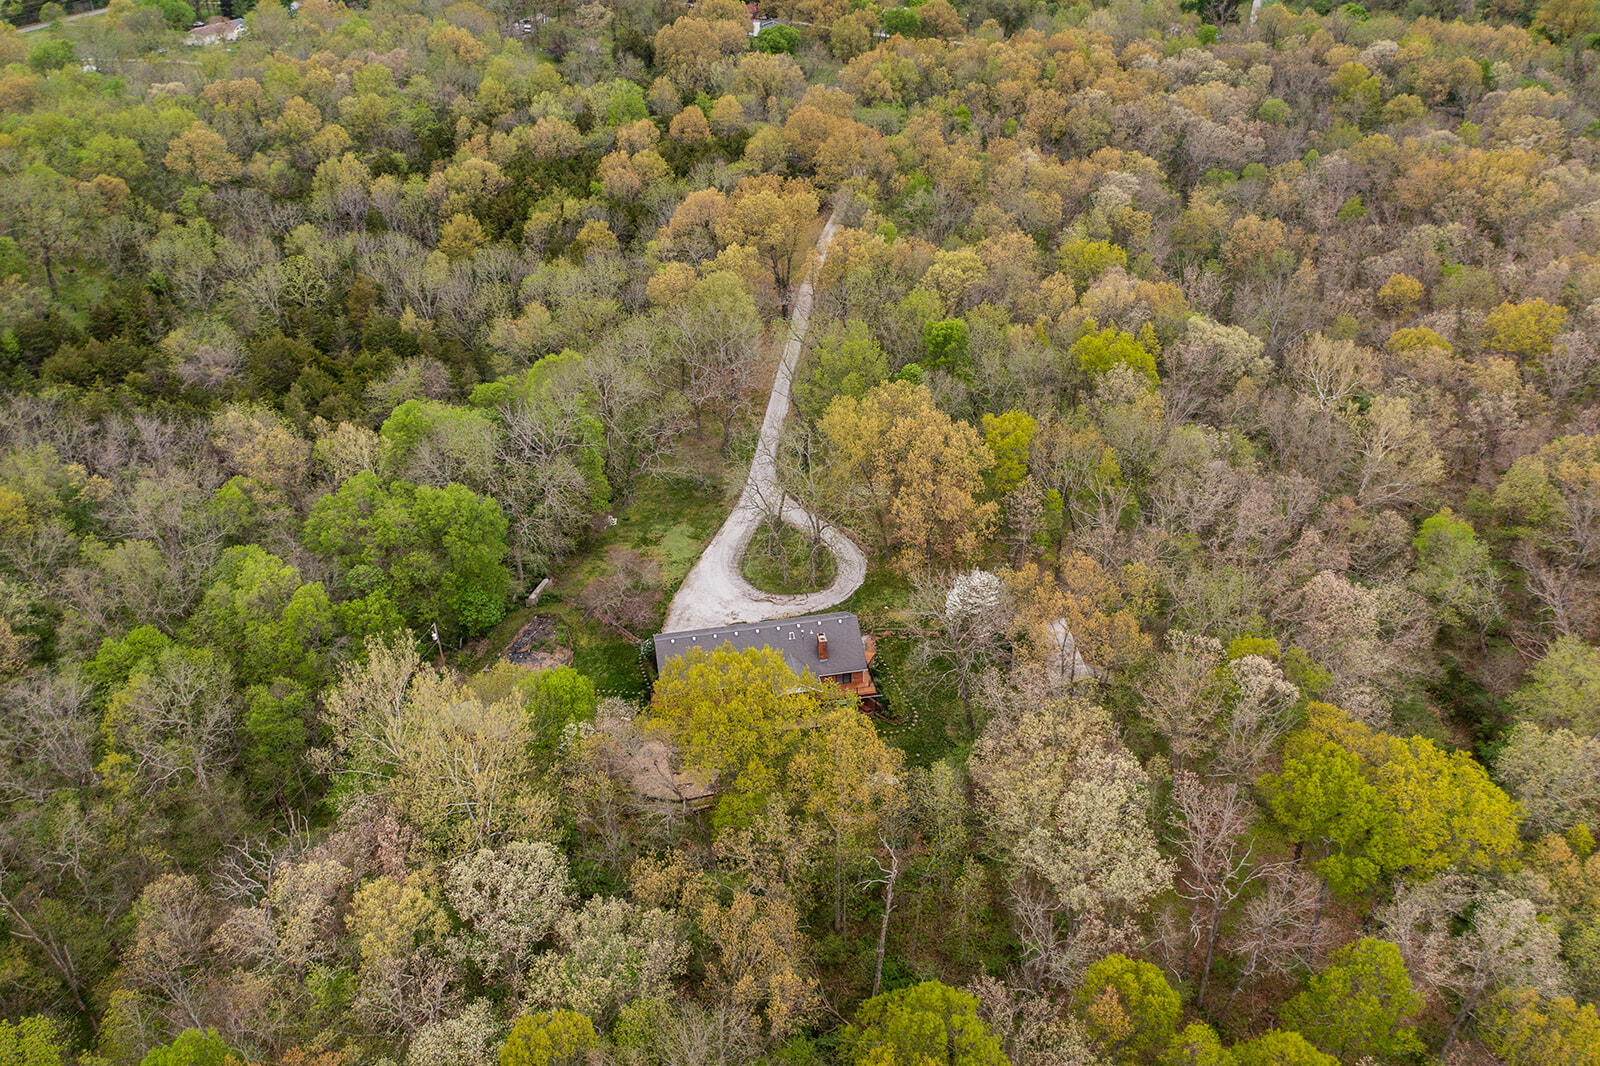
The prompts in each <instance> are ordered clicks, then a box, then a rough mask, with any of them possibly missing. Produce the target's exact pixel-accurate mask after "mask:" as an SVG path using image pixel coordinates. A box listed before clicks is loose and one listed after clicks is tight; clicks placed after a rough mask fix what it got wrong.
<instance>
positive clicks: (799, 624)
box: [653, 611, 878, 701]
mask: <svg viewBox="0 0 1600 1066" xmlns="http://www.w3.org/2000/svg"><path fill="white" fill-rule="evenodd" d="M653 639H654V644H655V653H656V672H657V673H660V672H661V669H662V668H663V667H665V666H666V664H667V663H668V662H670V661H671V660H673V659H676V658H678V657H679V656H681V655H683V654H684V653H686V652H688V651H689V649H691V648H704V649H705V650H706V651H712V650H714V649H716V648H720V647H722V646H723V645H724V644H729V645H732V646H733V648H734V649H735V650H738V651H743V650H744V649H746V648H758V649H759V648H771V649H772V650H773V651H776V652H778V653H779V654H780V655H782V656H783V659H784V662H786V663H788V664H789V668H790V669H791V670H793V671H794V672H795V673H797V674H800V673H805V672H807V671H809V672H810V673H811V675H812V676H813V677H817V678H821V679H823V680H826V681H832V682H833V683H834V684H836V685H838V686H839V687H840V688H842V689H844V690H845V691H846V692H849V693H852V694H854V695H856V696H859V697H861V699H862V700H864V701H873V700H876V698H877V696H878V686H877V684H876V683H875V682H874V681H873V680H872V671H871V669H869V666H868V664H870V663H871V662H872V655H873V652H874V651H875V650H876V649H875V647H874V641H873V639H872V638H871V637H870V636H868V637H862V635H861V623H860V621H859V620H858V619H857V618H856V616H855V615H853V614H850V613H849V612H848V611H834V612H831V613H829V614H808V615H804V616H802V617H800V618H781V619H777V620H774V621H770V622H750V623H745V624H741V625H725V626H713V627H712V628H710V629H688V630H684V631H682V632H678V633H657V634H656V635H655V637H654V638H653Z"/></svg>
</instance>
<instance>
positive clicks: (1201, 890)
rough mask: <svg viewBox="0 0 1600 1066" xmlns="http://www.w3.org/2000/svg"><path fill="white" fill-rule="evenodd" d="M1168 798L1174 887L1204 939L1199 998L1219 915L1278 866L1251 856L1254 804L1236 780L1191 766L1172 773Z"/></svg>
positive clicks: (1198, 940)
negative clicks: (1172, 815) (1216, 778)
mask: <svg viewBox="0 0 1600 1066" xmlns="http://www.w3.org/2000/svg"><path fill="white" fill-rule="evenodd" d="M1172 785H1173V788H1172V800H1173V804H1174V805H1175V806H1176V807H1177V809H1178V814H1179V818H1178V819H1177V826H1176V829H1177V832H1178V838H1177V842H1178V853H1179V855H1180V856H1182V859H1183V863H1182V865H1181V866H1180V867H1179V874H1178V892H1179V894H1180V895H1182V896H1183V898H1184V899H1186V900H1188V901H1189V902H1191V903H1193V904H1195V907H1194V909H1193V910H1191V911H1190V913H1189V933H1190V937H1191V939H1192V941H1193V943H1194V945H1195V946H1197V947H1198V946H1200V945H1201V944H1203V945H1204V956H1205V961H1204V962H1203V963H1202V964H1201V966H1200V988H1199V990H1198V991H1197V993H1196V995H1195V1001H1196V1002H1197V1003H1204V1002H1205V1001H1206V987H1207V986H1208V985H1209V984H1210V982H1211V967H1212V964H1213V963H1214V962H1215V961H1216V955H1217V938H1218V935H1219V934H1220V933H1221V931H1222V920H1223V918H1224V917H1226V915H1227V914H1228V912H1229V910H1231V909H1232V907H1233V905H1234V904H1235V903H1236V902H1238V900H1239V898H1240V897H1241V896H1242V895H1244V893H1245V890H1246V889H1248V888H1249V887H1250V886H1251V885H1252V884H1253V883H1255V882H1256V881H1258V880H1260V879H1261V878H1263V877H1266V876H1268V875H1270V874H1272V873H1274V872H1276V870H1277V869H1278V864H1271V863H1260V862H1254V861H1252V860H1253V856H1254V851H1255V845H1254V844H1253V842H1251V841H1250V840H1248V839H1247V834H1248V833H1249V831H1250V828H1251V826H1252V825H1254V823H1255V809H1254V804H1252V803H1251V801H1250V797H1249V795H1248V794H1247V793H1246V792H1245V791H1244V789H1243V788H1241V787H1240V785H1239V782H1238V781H1227V782H1222V783H1207V782H1203V781H1201V779H1200V778H1199V776H1198V775H1196V774H1194V773H1193V772H1191V771H1187V770H1182V771H1179V772H1178V773H1177V774H1176V775H1175V776H1174V778H1173V783H1172Z"/></svg>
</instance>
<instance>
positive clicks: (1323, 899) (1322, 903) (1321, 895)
mask: <svg viewBox="0 0 1600 1066" xmlns="http://www.w3.org/2000/svg"><path fill="white" fill-rule="evenodd" d="M1327 906H1328V879H1327V878H1326V877H1324V878H1323V879H1322V887H1321V888H1319V889H1317V913H1316V915H1315V916H1314V917H1313V918H1312V919H1311V935H1310V936H1309V937H1307V938H1306V958H1308V959H1309V958H1311V956H1312V955H1313V953H1315V952H1316V950H1317V929H1318V927H1320V926H1321V925H1322V912H1323V910H1325V909H1326V908H1327Z"/></svg>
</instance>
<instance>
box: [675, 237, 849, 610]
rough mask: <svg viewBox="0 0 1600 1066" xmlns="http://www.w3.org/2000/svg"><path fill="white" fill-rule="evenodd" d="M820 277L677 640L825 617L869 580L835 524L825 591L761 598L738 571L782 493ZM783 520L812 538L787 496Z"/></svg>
mask: <svg viewBox="0 0 1600 1066" xmlns="http://www.w3.org/2000/svg"><path fill="white" fill-rule="evenodd" d="M834 229H835V220H834V219H833V218H829V219H828V224H827V225H825V226H823V227H822V236H821V237H819V238H818V239H817V266H819V267H820V266H821V265H822V261H823V259H824V258H826V257H827V254H828V243H829V242H830V241H832V240H833V232H834ZM814 274H815V271H812V273H811V274H808V275H807V276H806V279H805V280H804V281H803V282H801V283H800V288H799V289H797V290H796V291H795V294H794V311H793V313H792V314H791V315H790V318H789V338H788V340H787V341H785V342H784V345H783V356H782V358H781V359H780V360H779V361H778V372H777V374H776V375H775V376H774V378H773V381H772V396H771V398H770V399H769V400H768V401H767V414H766V417H765V418H763V419H762V421H761V437H760V439H759V440H758V441H757V442H756V453H755V456H754V458H752V459H751V461H750V476H749V477H747V478H746V479H745V483H744V491H742V492H741V493H739V502H738V503H736V504H734V506H733V511H732V513H731V514H729V515H728V520H727V521H726V522H724V523H722V528H721V529H719V530H717V535H716V536H714V537H712V538H711V543H710V544H707V545H706V550H705V551H704V552H703V553H702V554H701V556H700V559H699V561H698V562H696V563H695V564H694V568H693V569H691V570H690V571H689V573H688V576H686V577H685V578H684V579H683V584H682V585H681V586H679V588H678V594H677V595H676V596H674V597H673V598H672V606H671V607H670V608H668V610H667V620H666V623H665V624H664V625H663V626H662V632H665V633H677V632H680V631H682V630H685V629H705V628H708V627H711V626H720V625H726V624H728V623H730V622H761V621H765V620H766V619H768V618H788V617H790V616H792V615H797V614H811V613H813V612H815V611H824V610H827V609H828V608H829V607H833V606H835V605H836V604H839V603H843V602H844V601H845V600H846V599H848V598H849V597H850V594H851V593H853V592H855V590H856V589H858V588H860V587H861V582H862V581H864V580H865V579H866V576H867V557H866V556H865V555H863V554H862V553H861V549H860V548H858V547H857V546H856V543H855V542H854V541H853V540H851V539H850V538H849V537H847V536H846V535H845V534H844V532H843V531H842V530H840V529H839V528H838V527H837V526H834V525H832V524H830V523H827V522H824V523H822V540H823V543H824V544H826V545H827V547H828V550H829V551H830V552H832V553H833V562H834V577H833V583H832V584H830V585H829V586H828V587H827V588H825V589H820V590H818V591H816V592H807V593H804V594H802V595H799V596H781V595H779V594H777V593H774V592H762V591H761V590H760V589H758V588H756V587H755V586H754V585H752V584H750V582H748V581H746V580H745V579H744V575H743V574H742V573H741V572H740V564H741V563H742V562H743V561H744V551H745V548H746V547H747V546H748V545H749V543H750V538H751V537H752V536H753V535H754V534H755V531H756V528H757V527H758V526H759V525H760V524H761V519H762V517H763V516H764V515H766V514H767V513H768V511H769V508H768V507H766V506H765V505H764V501H767V500H771V499H774V498H776V497H777V496H778V495H779V494H780V493H782V492H783V490H782V488H781V487H780V486H779V485H778V464H777V458H776V457H777V452H778V439H779V437H780V436H781V435H782V434H783V422H784V419H785V418H787V417H788V415H789V387H790V385H791V384H793V382H794V372H795V367H796V366H797V365H798V364H799V362H800V346H801V343H802V342H803V341H804V340H805V336H806V326H807V325H808V324H809V323H810V321H811V282H812V278H813V275H814ZM782 514H783V520H784V521H785V522H787V523H789V525H791V526H793V527H794V528H795V529H798V530H800V531H801V532H802V533H807V534H809V533H810V531H811V523H812V521H813V520H812V517H811V516H810V515H809V514H807V513H806V511H805V510H804V509H803V508H802V507H801V506H800V504H799V503H797V502H796V501H795V500H794V498H793V497H791V496H788V495H787V494H785V495H784V496H783V511H782Z"/></svg>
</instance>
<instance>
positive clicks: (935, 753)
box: [872, 637, 973, 766]
mask: <svg viewBox="0 0 1600 1066" xmlns="http://www.w3.org/2000/svg"><path fill="white" fill-rule="evenodd" d="M911 650H912V641H911V640H909V639H907V638H905V637H884V638H882V639H880V640H879V641H878V652H877V655H876V656H874V658H873V660H872V669H873V674H874V676H875V677H877V679H878V685H879V687H880V688H881V689H883V691H884V695H885V696H886V697H887V699H888V703H889V712H890V713H891V714H892V715H893V716H894V717H895V719H896V720H897V721H898V722H903V723H905V724H897V725H892V724H887V723H879V725H878V731H879V732H880V733H881V734H882V735H883V738H884V740H886V741H887V742H888V743H890V744H893V745H894V746H895V747H897V748H899V749H900V750H901V751H903V752H905V753H906V762H908V763H909V764H911V765H912V766H927V765H928V764H929V763H934V762H938V761H939V760H940V759H944V758H953V759H954V760H955V761H957V762H962V761H965V759H966V757H967V753H968V752H969V751H970V750H971V749H972V739H973V738H972V737H971V736H970V735H968V733H967V721H966V716H965V715H964V714H963V713H962V710H961V702H960V700H958V699H957V698H956V694H955V692H954V691H953V690H952V689H951V688H950V686H949V684H948V683H947V682H945V681H944V680H943V679H942V678H940V677H939V676H938V675H937V674H934V673H932V672H930V671H928V670H925V669H919V668H918V667H916V666H914V665H913V664H912V662H911ZM912 719H914V720H912Z"/></svg>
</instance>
